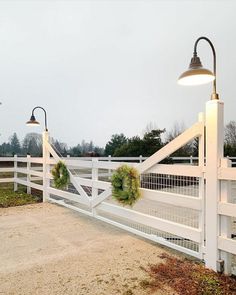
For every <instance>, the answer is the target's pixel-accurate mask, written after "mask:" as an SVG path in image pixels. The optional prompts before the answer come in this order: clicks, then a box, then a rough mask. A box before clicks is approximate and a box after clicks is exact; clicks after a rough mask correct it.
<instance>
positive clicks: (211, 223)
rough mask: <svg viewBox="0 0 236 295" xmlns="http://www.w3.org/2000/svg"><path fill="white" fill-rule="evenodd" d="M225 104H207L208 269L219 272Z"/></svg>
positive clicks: (206, 260) (216, 101)
mask: <svg viewBox="0 0 236 295" xmlns="http://www.w3.org/2000/svg"><path fill="white" fill-rule="evenodd" d="M223 146H224V103H223V102H222V101H219V100H210V101H208V102H207V103H206V219H205V220H206V228H205V230H206V259H205V262H206V267H208V268H211V269H213V270H215V271H216V270H217V260H218V259H219V250H218V242H217V240H218V235H219V218H218V212H217V211H218V201H219V198H220V182H219V180H218V168H219V167H220V164H221V158H223Z"/></svg>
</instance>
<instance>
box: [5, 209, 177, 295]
mask: <svg viewBox="0 0 236 295" xmlns="http://www.w3.org/2000/svg"><path fill="white" fill-rule="evenodd" d="M167 251H168V250H167V249H166V248H163V247H161V246H159V245H157V244H154V243H152V242H149V241H147V240H144V239H142V238H139V237H137V236H135V235H132V234H130V233H128V232H125V231H123V230H120V229H118V228H116V227H114V226H111V225H109V224H106V223H104V222H101V221H98V220H96V219H93V218H90V217H87V216H84V215H82V214H80V213H77V212H74V211H72V210H70V209H67V208H64V207H61V206H58V205H54V204H49V203H41V204H34V205H27V206H22V207H12V208H7V209H0V262H1V263H0V294H4V295H13V294H17V295H32V294H35V295H37V294H40V295H42V294H43V295H49V294H50V295H54V294H58V295H59V294H63V295H65V294H69V295H90V294H91V295H92V294H93V295H113V294H120V295H143V294H149V293H150V292H149V290H147V289H145V288H143V287H142V282H143V281H144V280H146V279H148V276H147V274H146V272H145V271H144V270H143V267H144V268H145V267H146V266H147V265H148V264H150V263H151V264H157V263H160V262H161V259H160V258H159V257H158V256H159V255H160V254H161V253H163V252H167ZM168 252H169V253H170V251H168ZM152 294H160V295H164V294H165V295H170V294H172V295H173V294H175V293H174V292H173V291H171V290H169V289H168V288H167V289H166V290H159V291H156V292H154V293H152Z"/></svg>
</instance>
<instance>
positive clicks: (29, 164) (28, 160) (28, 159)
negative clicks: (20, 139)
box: [27, 155, 31, 195]
mask: <svg viewBox="0 0 236 295" xmlns="http://www.w3.org/2000/svg"><path fill="white" fill-rule="evenodd" d="M30 158H31V157H30V155H27V182H30V180H31V179H30V178H31V177H30V168H31V163H30ZM27 194H29V195H30V194H31V187H30V186H27Z"/></svg>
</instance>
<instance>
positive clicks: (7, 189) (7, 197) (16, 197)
mask: <svg viewBox="0 0 236 295" xmlns="http://www.w3.org/2000/svg"><path fill="white" fill-rule="evenodd" d="M41 201H42V198H41V197H40V196H39V195H38V194H34V192H33V195H29V194H27V193H26V188H25V187H23V186H18V191H17V192H14V190H13V184H4V185H1V186H0V208H7V207H14V206H22V205H27V204H34V203H38V202H41Z"/></svg>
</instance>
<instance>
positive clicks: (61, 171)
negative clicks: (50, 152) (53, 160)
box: [52, 161, 70, 189]
mask: <svg viewBox="0 0 236 295" xmlns="http://www.w3.org/2000/svg"><path fill="white" fill-rule="evenodd" d="M52 175H53V181H54V185H55V187H56V188H58V189H63V188H65V187H66V186H67V185H68V184H69V182H70V175H69V172H68V170H67V168H66V165H65V164H64V163H63V162H62V161H59V162H58V163H57V164H56V165H55V166H54V168H53V169H52Z"/></svg>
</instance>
